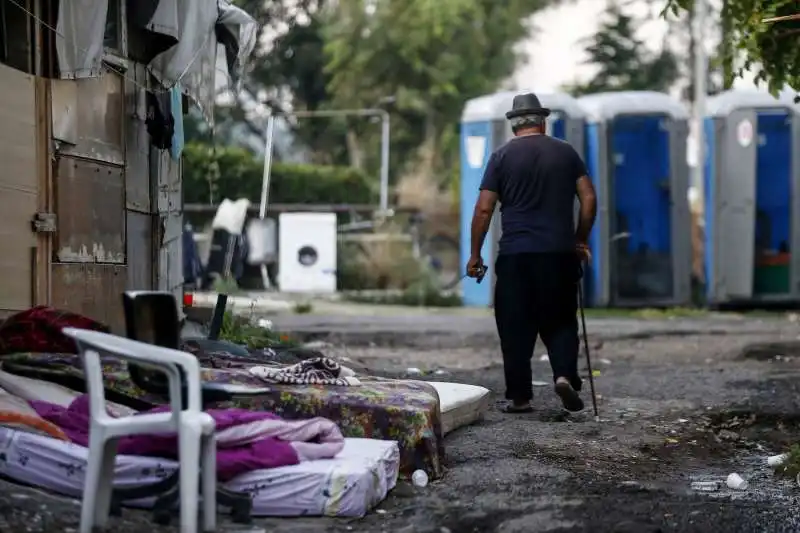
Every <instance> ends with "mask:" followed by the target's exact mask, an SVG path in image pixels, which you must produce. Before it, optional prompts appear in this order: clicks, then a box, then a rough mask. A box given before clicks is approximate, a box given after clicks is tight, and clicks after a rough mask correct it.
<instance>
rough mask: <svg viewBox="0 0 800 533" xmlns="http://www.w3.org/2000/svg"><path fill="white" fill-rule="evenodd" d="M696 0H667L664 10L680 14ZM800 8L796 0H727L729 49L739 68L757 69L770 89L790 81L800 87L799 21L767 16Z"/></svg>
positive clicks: (725, 22) (775, 90)
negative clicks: (768, 20)
mask: <svg viewBox="0 0 800 533" xmlns="http://www.w3.org/2000/svg"><path fill="white" fill-rule="evenodd" d="M692 6H693V0H667V5H666V8H665V10H664V14H665V15H667V14H669V13H672V14H678V13H680V12H681V11H687V10H690V9H692ZM798 12H800V6H799V5H798V3H797V1H796V0H727V2H726V9H725V10H724V11H723V12H722V13H721V14H720V16H721V17H723V18H724V20H723V25H724V27H725V28H726V29H728V28H729V31H730V35H728V36H727V37H728V38H729V39H730V43H731V46H730V49H729V51H728V53H729V54H731V55H732V56H733V57H731V58H729V59H730V60H731V61H734V62H735V61H736V59H738V58H739V57H740V56H741V57H743V59H744V62H743V63H742V64H741V66H740V67H739V68H738V69H737V74H738V75H739V76H741V75H742V73H743V72H744V71H746V70H752V71H753V72H755V77H756V82H757V83H759V82H763V83H765V84H766V85H767V87H768V88H769V90H770V92H772V93H773V94H776V93H778V92H779V91H781V90H782V89H784V88H785V87H786V86H787V85H788V86H789V87H792V88H794V89H795V90H800V42H798V41H799V40H800V21H785V22H777V23H770V22H765V20H766V19H770V18H774V17H782V16H787V15H795V14H797V13H798Z"/></svg>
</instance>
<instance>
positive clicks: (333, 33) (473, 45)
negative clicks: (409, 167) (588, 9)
mask: <svg viewBox="0 0 800 533" xmlns="http://www.w3.org/2000/svg"><path fill="white" fill-rule="evenodd" d="M549 3H550V2H548V0H506V1H503V2H498V1H496V0H438V1H435V2H434V1H430V0H404V1H402V2H397V1H391V0H374V1H373V2H372V8H371V9H364V2H363V1H362V0H339V1H338V2H337V4H336V7H335V8H333V9H330V10H328V11H327V12H326V13H325V15H326V23H327V32H326V34H325V37H326V43H325V52H326V56H327V58H328V63H327V68H326V72H327V73H328V75H330V77H331V79H330V83H329V86H328V87H329V89H330V91H331V93H332V95H333V97H334V104H335V105H337V106H342V107H353V106H358V107H360V106H368V105H373V103H374V102H375V101H377V100H379V99H381V98H383V97H386V96H390V95H391V96H394V97H396V104H395V110H394V111H395V113H396V115H397V116H398V117H399V118H400V127H401V131H399V132H398V136H397V138H394V139H393V146H394V145H395V144H396V145H397V146H398V149H399V153H400V154H402V157H403V160H408V158H409V155H410V154H411V153H412V152H413V151H414V150H415V149H416V148H417V147H419V146H420V145H423V144H425V145H427V146H428V147H429V148H431V149H432V150H433V152H435V153H436V155H437V158H438V161H437V163H438V165H437V166H438V167H439V168H442V167H446V166H447V165H448V163H449V162H451V161H452V160H453V159H454V156H455V155H456V153H457V145H458V144H457V137H456V135H455V133H456V132H457V124H458V120H459V117H460V114H461V111H462V108H463V105H464V102H465V101H466V100H467V99H469V98H471V97H474V96H478V95H481V94H486V93H489V92H493V91H495V90H497V88H498V87H499V85H500V84H501V83H502V82H503V81H504V80H506V79H507V78H508V77H509V76H510V75H511V74H513V72H514V70H515V69H516V67H517V64H518V60H519V54H518V53H517V51H516V49H515V47H516V45H517V44H518V43H519V42H520V41H521V40H522V39H523V38H525V37H526V36H527V35H528V32H529V27H528V25H527V23H526V21H527V19H528V18H529V16H530V15H531V14H533V13H535V12H536V11H537V10H539V9H541V8H542V7H545V6H546V5H548V4H549Z"/></svg>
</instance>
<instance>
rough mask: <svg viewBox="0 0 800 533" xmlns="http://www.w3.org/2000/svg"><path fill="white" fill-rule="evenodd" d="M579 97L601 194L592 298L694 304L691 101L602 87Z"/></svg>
mask: <svg viewBox="0 0 800 533" xmlns="http://www.w3.org/2000/svg"><path fill="white" fill-rule="evenodd" d="M578 103H579V104H580V105H581V106H582V107H583V108H584V109H585V110H586V113H587V126H586V157H587V166H588V169H589V174H590V177H591V178H592V180H593V182H594V185H595V188H596V189H597V196H598V215H597V221H596V223H595V226H594V228H593V229H592V233H591V237H590V243H589V244H590V247H591V249H592V254H593V258H592V264H591V267H590V272H589V285H590V291H589V298H588V301H589V304H590V305H594V306H597V307H609V306H620V307H629V306H668V305H684V304H688V303H689V302H690V301H691V262H692V245H691V218H690V215H689V201H688V198H687V193H688V188H689V167H688V163H687V161H686V140H687V135H688V122H687V120H688V112H687V110H686V108H685V107H684V106H683V105H682V104H681V103H680V102H678V101H676V100H674V99H673V98H671V97H670V96H669V95H666V94H663V93H658V92H652V91H627V92H609V93H598V94H593V95H588V96H583V97H581V98H578Z"/></svg>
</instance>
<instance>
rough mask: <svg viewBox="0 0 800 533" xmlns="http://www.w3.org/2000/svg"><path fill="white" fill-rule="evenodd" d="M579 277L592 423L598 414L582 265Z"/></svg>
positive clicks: (598, 417) (597, 419)
mask: <svg viewBox="0 0 800 533" xmlns="http://www.w3.org/2000/svg"><path fill="white" fill-rule="evenodd" d="M580 268H581V277H580V279H579V280H578V308H579V309H580V311H581V328H582V329H583V349H584V351H585V352H586V366H587V367H589V387H590V388H591V390H592V408H593V409H594V421H595V422H600V412H599V411H598V410H597V394H596V393H595V391H594V372H593V371H592V357H591V356H590V355H589V337H588V336H587V334H586V313H585V312H584V310H583V272H584V270H583V265H581V267H580Z"/></svg>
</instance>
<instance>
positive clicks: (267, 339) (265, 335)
mask: <svg viewBox="0 0 800 533" xmlns="http://www.w3.org/2000/svg"><path fill="white" fill-rule="evenodd" d="M219 338H220V340H225V341H228V342H232V343H234V344H239V345H242V346H246V347H248V348H250V349H251V350H261V349H263V348H269V347H270V346H275V345H276V344H281V345H294V344H295V342H294V341H293V340H292V339H291V337H289V336H288V335H286V334H282V333H279V332H277V331H273V330H271V329H268V328H262V327H261V326H257V325H254V324H253V323H251V322H250V320H248V319H247V318H245V317H241V316H236V315H234V314H233V313H231V312H230V311H226V312H225V315H224V316H223V318H222V328H221V329H220V333H219Z"/></svg>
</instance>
